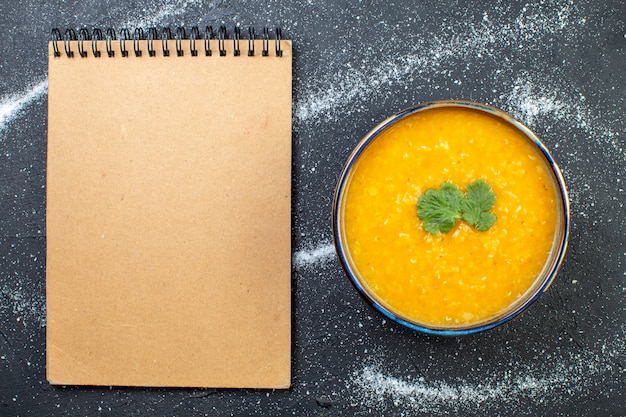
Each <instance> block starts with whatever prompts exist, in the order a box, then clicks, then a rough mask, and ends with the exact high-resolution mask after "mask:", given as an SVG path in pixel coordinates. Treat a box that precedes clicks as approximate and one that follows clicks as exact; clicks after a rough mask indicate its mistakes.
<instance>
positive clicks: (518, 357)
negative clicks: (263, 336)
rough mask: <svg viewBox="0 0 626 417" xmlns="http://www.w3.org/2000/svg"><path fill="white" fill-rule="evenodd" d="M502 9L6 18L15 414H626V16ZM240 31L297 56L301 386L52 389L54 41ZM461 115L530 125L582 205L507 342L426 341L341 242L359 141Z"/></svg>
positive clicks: (251, 8) (581, 9)
mask: <svg viewBox="0 0 626 417" xmlns="http://www.w3.org/2000/svg"><path fill="white" fill-rule="evenodd" d="M490 3H491V4H490V5H484V4H483V3H482V2H478V1H469V2H439V1H423V2H414V1H394V0H391V1H386V2H381V3H380V4H371V2H357V1H340V2H334V1H319V2H313V1H311V2H299V1H283V2H277V1H272V2H261V1H251V2H240V1H235V2H223V3H222V2H209V1H199V0H198V1H177V2H166V1H164V0H160V1H156V2H148V1H146V0H137V1H107V2H98V1H80V2H79V1H47V2H38V1H30V0H29V1H13V0H9V1H5V2H2V4H0V416H17V415H20V416H27V415H33V416H43V415H68V416H74V415H76V416H79V415H89V416H91V415H115V416H118V415H136V416H154V415H180V416H187V415H188V416H191V415H241V416H247V415H259V416H274V415H276V416H282V415H298V416H336V415H337V416H338V415H345V416H352V415H359V416H380V415H387V416H398V415H458V414H472V415H489V416H491V415H590V416H593V415H597V416H610V415H615V416H617V415H623V414H624V411H623V410H624V404H625V403H626V392H625V388H624V385H625V384H624V380H625V379H626V372H625V370H626V359H625V357H624V352H625V344H624V337H625V319H626V311H625V307H624V306H625V304H624V296H625V294H626V262H625V259H626V245H625V241H626V238H625V237H624V235H625V232H626V210H625V207H624V203H625V202H626V193H625V191H624V189H625V188H626V184H625V183H624V182H625V180H626V179H625V177H626V175H625V173H626V150H625V149H624V126H625V121H624V110H625V104H626V103H625V100H624V99H625V97H626V91H625V88H626V83H625V82H624V81H625V80H624V68H626V56H625V51H624V46H625V45H626V25H625V21H624V16H625V14H626V7H625V6H624V3H623V2H620V1H610V2H596V1H591V0H585V1H581V2H577V3H575V4H572V3H569V2H567V1H559V0H552V1H543V2H540V3H536V4H530V3H529V4H524V3H519V2H508V1H505V0H502V1H496V2H490ZM509 3H510V4H509ZM222 23H224V24H227V25H229V26H230V27H232V25H234V24H236V23H238V24H241V25H242V27H246V26H248V25H250V24H254V25H255V26H257V27H262V26H264V25H269V26H275V25H280V26H282V27H283V29H284V32H285V34H286V36H287V37H289V38H291V39H293V40H294V50H295V61H294V133H293V143H294V165H293V167H294V173H293V186H294V205H293V213H294V224H293V242H294V272H293V288H294V298H293V299H294V320H293V328H294V343H293V346H294V347H293V353H294V354H293V367H292V369H293V380H292V388H291V389H289V390H287V391H250V390H204V389H192V390H190V389H128V388H90V387H53V386H50V385H49V384H48V383H47V382H46V380H45V340H44V336H45V286H44V279H45V153H46V105H47V103H46V60H47V57H46V54H47V52H46V41H47V39H48V36H49V31H50V29H51V28H52V27H60V28H65V27H74V28H78V27H81V26H83V25H86V26H88V27H92V26H98V27H102V28H105V27H109V26H113V27H116V28H121V27H124V26H129V27H134V26H137V25H139V26H143V27H144V28H145V27H147V26H151V25H157V26H164V25H168V26H173V27H175V26H178V25H185V26H187V27H190V26H192V25H195V24H198V25H200V26H204V25H206V24H212V25H213V26H214V27H215V26H218V25H219V24H222ZM226 76H227V75H226ZM260 82H262V80H260ZM78 87H79V86H77V88H78ZM123 95H124V92H123V91H120V99H123ZM447 98H457V99H469V100H476V101H481V102H485V103H488V104H491V105H494V106H496V107H500V108H502V109H504V110H506V111H508V112H510V113H511V114H513V115H514V116H516V117H517V118H519V119H521V120H522V121H523V122H525V123H527V124H528V125H529V126H530V127H531V128H533V129H534V130H535V131H536V133H537V134H538V135H539V136H540V137H542V139H543V140H544V142H545V143H546V145H547V146H548V147H549V148H550V149H551V150H552V152H553V155H554V156H555V158H556V160H557V161H558V162H559V164H560V165H561V168H562V169H563V172H564V175H565V178H566V181H567V183H568V186H569V188H570V193H571V202H572V234H571V239H570V248H569V252H568V254H567V257H566V260H565V263H564V265H563V268H562V271H561V273H560V274H559V276H558V277H557V280H556V282H555V283H554V284H553V286H552V287H551V289H550V290H549V291H548V293H546V294H545V295H544V296H543V297H542V298H541V299H540V300H539V301H538V302H537V303H536V304H535V305H534V306H533V307H532V308H531V309H530V310H529V311H527V312H525V313H524V314H523V315H521V316H520V317H518V318H516V319H515V320H513V321H511V322H510V323H508V324H506V325H504V326H502V327H500V328H497V329H494V330H491V331H489V332H487V333H483V334H478V335H474V336H468V337H463V338H451V339H445V338H436V337H427V336H422V335H418V334H415V333H413V332H411V331H408V330H406V329H403V328H400V327H399V326H396V325H394V324H392V323H389V322H388V321H385V320H384V319H383V318H382V317H381V316H379V315H378V314H376V313H375V312H374V311H373V310H372V309H371V308H370V307H368V306H367V305H365V304H364V302H363V301H362V300H361V299H360V298H359V297H358V295H357V294H356V292H355V291H354V290H353V289H352V288H351V286H350V284H349V282H348V280H347V279H346V278H345V277H344V275H343V273H342V271H341V269H340V267H339V264H338V262H337V260H336V258H335V256H334V253H333V251H332V246H331V233H330V203H331V198H332V192H333V188H334V185H335V181H336V179H337V176H338V174H339V171H340V169H341V167H342V164H343V163H344V161H345V159H346V158H347V156H348V154H349V152H350V150H351V149H352V148H353V147H354V146H355V145H356V143H357V142H358V141H359V139H360V138H361V137H362V136H363V135H364V134H365V133H366V132H367V131H368V130H370V129H371V128H372V127H373V126H375V125H376V124H377V123H378V122H380V121H382V120H383V119H385V118H386V117H387V116H389V115H390V114H392V113H395V112H397V111H398V110H400V109H402V108H404V107H407V106H409V105H411V104H415V103H419V102H423V101H428V100H432V99H447ZM180 110H181V111H184V109H180ZM173 140H174V138H173Z"/></svg>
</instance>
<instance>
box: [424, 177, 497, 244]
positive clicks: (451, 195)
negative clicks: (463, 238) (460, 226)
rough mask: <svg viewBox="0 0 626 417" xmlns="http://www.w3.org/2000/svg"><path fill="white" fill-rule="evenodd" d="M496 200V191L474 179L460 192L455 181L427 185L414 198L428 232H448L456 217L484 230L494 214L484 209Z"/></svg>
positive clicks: (494, 218) (493, 220)
mask: <svg viewBox="0 0 626 417" xmlns="http://www.w3.org/2000/svg"><path fill="white" fill-rule="evenodd" d="M495 204H496V194H495V193H494V192H493V191H492V190H491V187H490V186H489V184H488V183H487V182H486V181H485V180H476V181H474V182H472V183H471V184H469V185H468V186H467V190H466V193H465V194H463V192H462V191H461V190H459V187H457V186H456V184H454V183H452V182H450V181H447V182H444V183H443V184H441V187H439V188H438V189H429V190H427V191H426V192H425V193H424V194H422V195H421V196H420V198H419V200H418V201H417V217H419V218H420V219H422V220H423V221H424V224H423V227H424V230H425V231H427V232H428V233H430V234H433V235H436V234H437V233H438V232H440V233H448V232H449V231H450V230H452V228H453V227H454V225H455V224H456V222H457V220H458V219H463V220H465V221H466V222H467V223H468V224H469V225H472V226H475V227H476V229H478V230H480V231H481V232H484V231H486V230H489V229H490V228H491V226H493V225H494V223H495V222H496V215H495V214H493V213H492V212H490V211H487V210H489V209H491V208H493V206H494V205H495Z"/></svg>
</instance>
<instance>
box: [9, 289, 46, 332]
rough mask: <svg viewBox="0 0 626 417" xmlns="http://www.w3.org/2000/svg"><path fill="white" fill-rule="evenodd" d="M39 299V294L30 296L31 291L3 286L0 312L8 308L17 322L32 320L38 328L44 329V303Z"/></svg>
mask: <svg viewBox="0 0 626 417" xmlns="http://www.w3.org/2000/svg"><path fill="white" fill-rule="evenodd" d="M26 294H28V295H26ZM39 297H40V294H39V293H37V294H32V291H27V290H25V289H23V288H10V287H9V286H8V285H5V286H4V287H2V288H1V289H0V311H2V309H3V308H10V309H11V310H12V313H13V314H14V315H15V316H16V317H17V320H18V321H23V322H26V321H28V320H33V321H34V322H35V323H36V324H37V325H39V326H40V327H45V326H46V302H45V300H43V299H38V298H39ZM25 324H26V323H25Z"/></svg>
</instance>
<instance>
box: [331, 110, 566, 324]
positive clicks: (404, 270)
mask: <svg viewBox="0 0 626 417" xmlns="http://www.w3.org/2000/svg"><path fill="white" fill-rule="evenodd" d="M351 175H352V176H351V177H350V179H349V180H348V181H349V183H348V184H347V185H346V186H347V189H346V190H345V191H344V192H345V193H346V194H345V197H344V205H343V210H344V211H343V227H344V236H345V242H346V245H347V251H348V252H349V257H350V258H351V259H352V262H353V264H354V267H355V269H356V270H358V275H360V281H361V283H362V285H364V287H365V289H366V290H367V292H368V293H370V295H372V296H373V297H374V298H375V299H377V300H378V301H379V302H380V303H381V304H382V305H383V306H385V307H386V308H388V309H389V310H391V311H393V312H395V313H396V314H398V315H399V316H401V317H403V318H405V319H408V320H411V321H413V322H416V323H418V324H422V325H425V326H433V327H444V328H445V327H450V328H452V327H459V326H469V325H472V324H476V323H480V322H484V321H486V320H489V319H490V318H493V317H495V316H497V315H498V314H499V313H502V312H503V311H504V310H506V309H507V308H508V307H509V306H511V305H512V304H514V303H515V301H516V300H518V299H519V298H520V297H521V296H522V295H523V294H524V293H525V292H526V291H527V290H528V289H529V288H530V287H531V286H532V285H533V283H534V282H535V281H536V279H537V277H538V276H539V275H540V274H541V272H542V270H543V268H544V265H545V264H546V261H547V259H548V257H549V255H550V252H551V248H552V246H553V242H554V241H555V235H556V233H558V231H557V222H558V221H559V218H560V217H559V210H558V208H559V207H560V206H559V205H558V204H559V200H558V196H557V191H556V188H555V181H554V179H553V178H554V177H553V175H552V173H551V171H550V168H549V167H548V166H547V163H546V162H545V159H544V158H543V156H542V155H541V154H540V151H539V150H538V149H537V148H536V147H535V145H534V144H532V142H531V141H530V140H529V139H527V138H526V137H525V136H524V135H522V134H521V133H520V132H519V131H518V130H516V129H515V128H513V127H512V126H510V125H508V124H507V123H505V122H504V121H502V120H500V119H498V118H496V117H492V116H490V115H488V114H486V113H484V112H480V111H476V110H472V109H468V108H450V107H448V108H433V109H426V110H424V111H420V112H416V113H414V114H412V115H410V116H407V117H405V118H403V119H400V120H399V121H398V122H397V123H395V124H393V125H391V126H390V127H388V128H387V129H385V130H383V131H382V132H381V133H380V134H379V136H378V137H376V139H375V140H373V141H372V142H371V143H370V144H369V145H368V146H367V148H365V150H364V151H363V153H362V154H361V155H360V157H359V159H358V160H357V161H356V163H355V165H354V166H353V172H352V174H351ZM477 179H484V180H485V181H487V182H488V183H489V184H490V185H491V187H492V189H493V191H494V192H495V194H496V204H495V207H494V208H493V209H491V211H492V212H493V213H494V214H495V215H496V216H497V221H496V223H495V225H494V226H493V227H492V228H491V229H489V230H488V231H485V232H480V231H478V230H476V229H475V228H474V227H472V226H469V225H468V224H467V223H465V222H464V221H458V222H457V224H456V226H455V227H454V228H453V229H452V231H450V232H449V233H447V234H441V233H439V234H437V235H431V234H429V233H427V232H425V231H424V230H423V229H422V221H421V220H420V219H419V218H418V217H417V214H416V211H417V209H416V203H417V200H418V198H419V197H420V195H422V193H424V192H425V191H426V190H428V189H429V188H438V187H439V186H440V185H441V184H442V183H444V182H446V181H452V182H454V183H455V184H457V185H458V186H459V188H460V189H461V190H465V188H466V186H467V185H468V184H469V183H471V182H473V181H474V180H477Z"/></svg>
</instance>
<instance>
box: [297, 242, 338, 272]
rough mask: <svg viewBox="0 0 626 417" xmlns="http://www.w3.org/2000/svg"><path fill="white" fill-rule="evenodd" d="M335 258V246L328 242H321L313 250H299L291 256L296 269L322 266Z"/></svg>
mask: <svg viewBox="0 0 626 417" xmlns="http://www.w3.org/2000/svg"><path fill="white" fill-rule="evenodd" d="M334 257H335V246H334V245H333V244H332V243H330V242H321V243H320V244H318V245H317V246H315V247H313V248H307V249H301V250H299V251H297V252H296V253H294V255H293V265H294V267H295V268H296V269H301V268H308V267H311V266H315V265H316V264H324V263H326V262H328V261H330V260H331V259H333V258H334Z"/></svg>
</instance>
